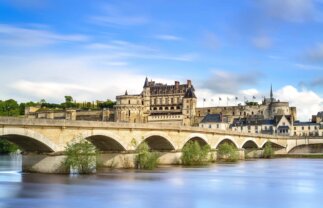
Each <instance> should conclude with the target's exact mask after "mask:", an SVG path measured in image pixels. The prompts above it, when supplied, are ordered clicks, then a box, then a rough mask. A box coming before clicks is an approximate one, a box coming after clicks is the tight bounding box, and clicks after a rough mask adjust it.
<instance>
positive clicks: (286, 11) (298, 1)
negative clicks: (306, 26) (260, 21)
mask: <svg viewBox="0 0 323 208" xmlns="http://www.w3.org/2000/svg"><path fill="white" fill-rule="evenodd" d="M317 2H318V1H316V0H283V1H282V0H260V1H258V2H257V3H258V5H259V6H260V8H261V9H262V11H263V13H264V14H265V15H268V17H270V18H273V19H276V20H279V21H288V22H295V23H301V22H305V21H310V20H314V21H321V20H320V19H319V18H320V15H321V14H320V11H319V10H318V9H317Z"/></svg>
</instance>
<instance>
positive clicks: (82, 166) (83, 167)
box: [64, 139, 98, 174]
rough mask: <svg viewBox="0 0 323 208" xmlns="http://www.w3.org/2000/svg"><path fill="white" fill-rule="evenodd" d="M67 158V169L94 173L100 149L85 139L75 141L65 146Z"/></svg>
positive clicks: (65, 163)
mask: <svg viewBox="0 0 323 208" xmlns="http://www.w3.org/2000/svg"><path fill="white" fill-rule="evenodd" d="M65 154H66V159H65V161H64V165H65V167H66V168H67V170H70V169H72V170H75V171H76V172H77V173H79V174H89V173H93V172H94V171H95V169H96V161H97V154H98V150H97V149H96V147H95V146H94V145H93V144H92V143H90V142H88V141H86V140H84V139H81V140H79V141H73V142H71V143H69V144H67V145H66V147H65Z"/></svg>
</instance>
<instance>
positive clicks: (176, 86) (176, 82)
mask: <svg viewBox="0 0 323 208" xmlns="http://www.w3.org/2000/svg"><path fill="white" fill-rule="evenodd" d="M178 88H179V81H175V89H178Z"/></svg>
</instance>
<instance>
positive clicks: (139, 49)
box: [87, 40, 198, 62]
mask: <svg viewBox="0 0 323 208" xmlns="http://www.w3.org/2000/svg"><path fill="white" fill-rule="evenodd" d="M87 48H89V49H91V50H93V51H97V52H99V53H105V54H112V55H111V56H114V57H115V58H116V59H130V58H137V59H138V58H139V59H161V60H173V61H184V62H190V61H194V60H196V59H197V57H198V55H197V54H196V53H184V54H169V53H167V52H163V51H161V50H160V49H158V48H155V47H152V46H146V45H142V44H135V43H130V42H127V41H121V40H112V41H110V42H108V43H93V44H90V45H88V46H87Z"/></svg>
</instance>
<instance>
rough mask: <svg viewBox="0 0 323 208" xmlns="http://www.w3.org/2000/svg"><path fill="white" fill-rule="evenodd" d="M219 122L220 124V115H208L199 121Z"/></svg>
mask: <svg viewBox="0 0 323 208" xmlns="http://www.w3.org/2000/svg"><path fill="white" fill-rule="evenodd" d="M220 122H222V119H221V115H220V114H208V115H206V116H205V117H204V118H203V120H202V121H201V123H220Z"/></svg>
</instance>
